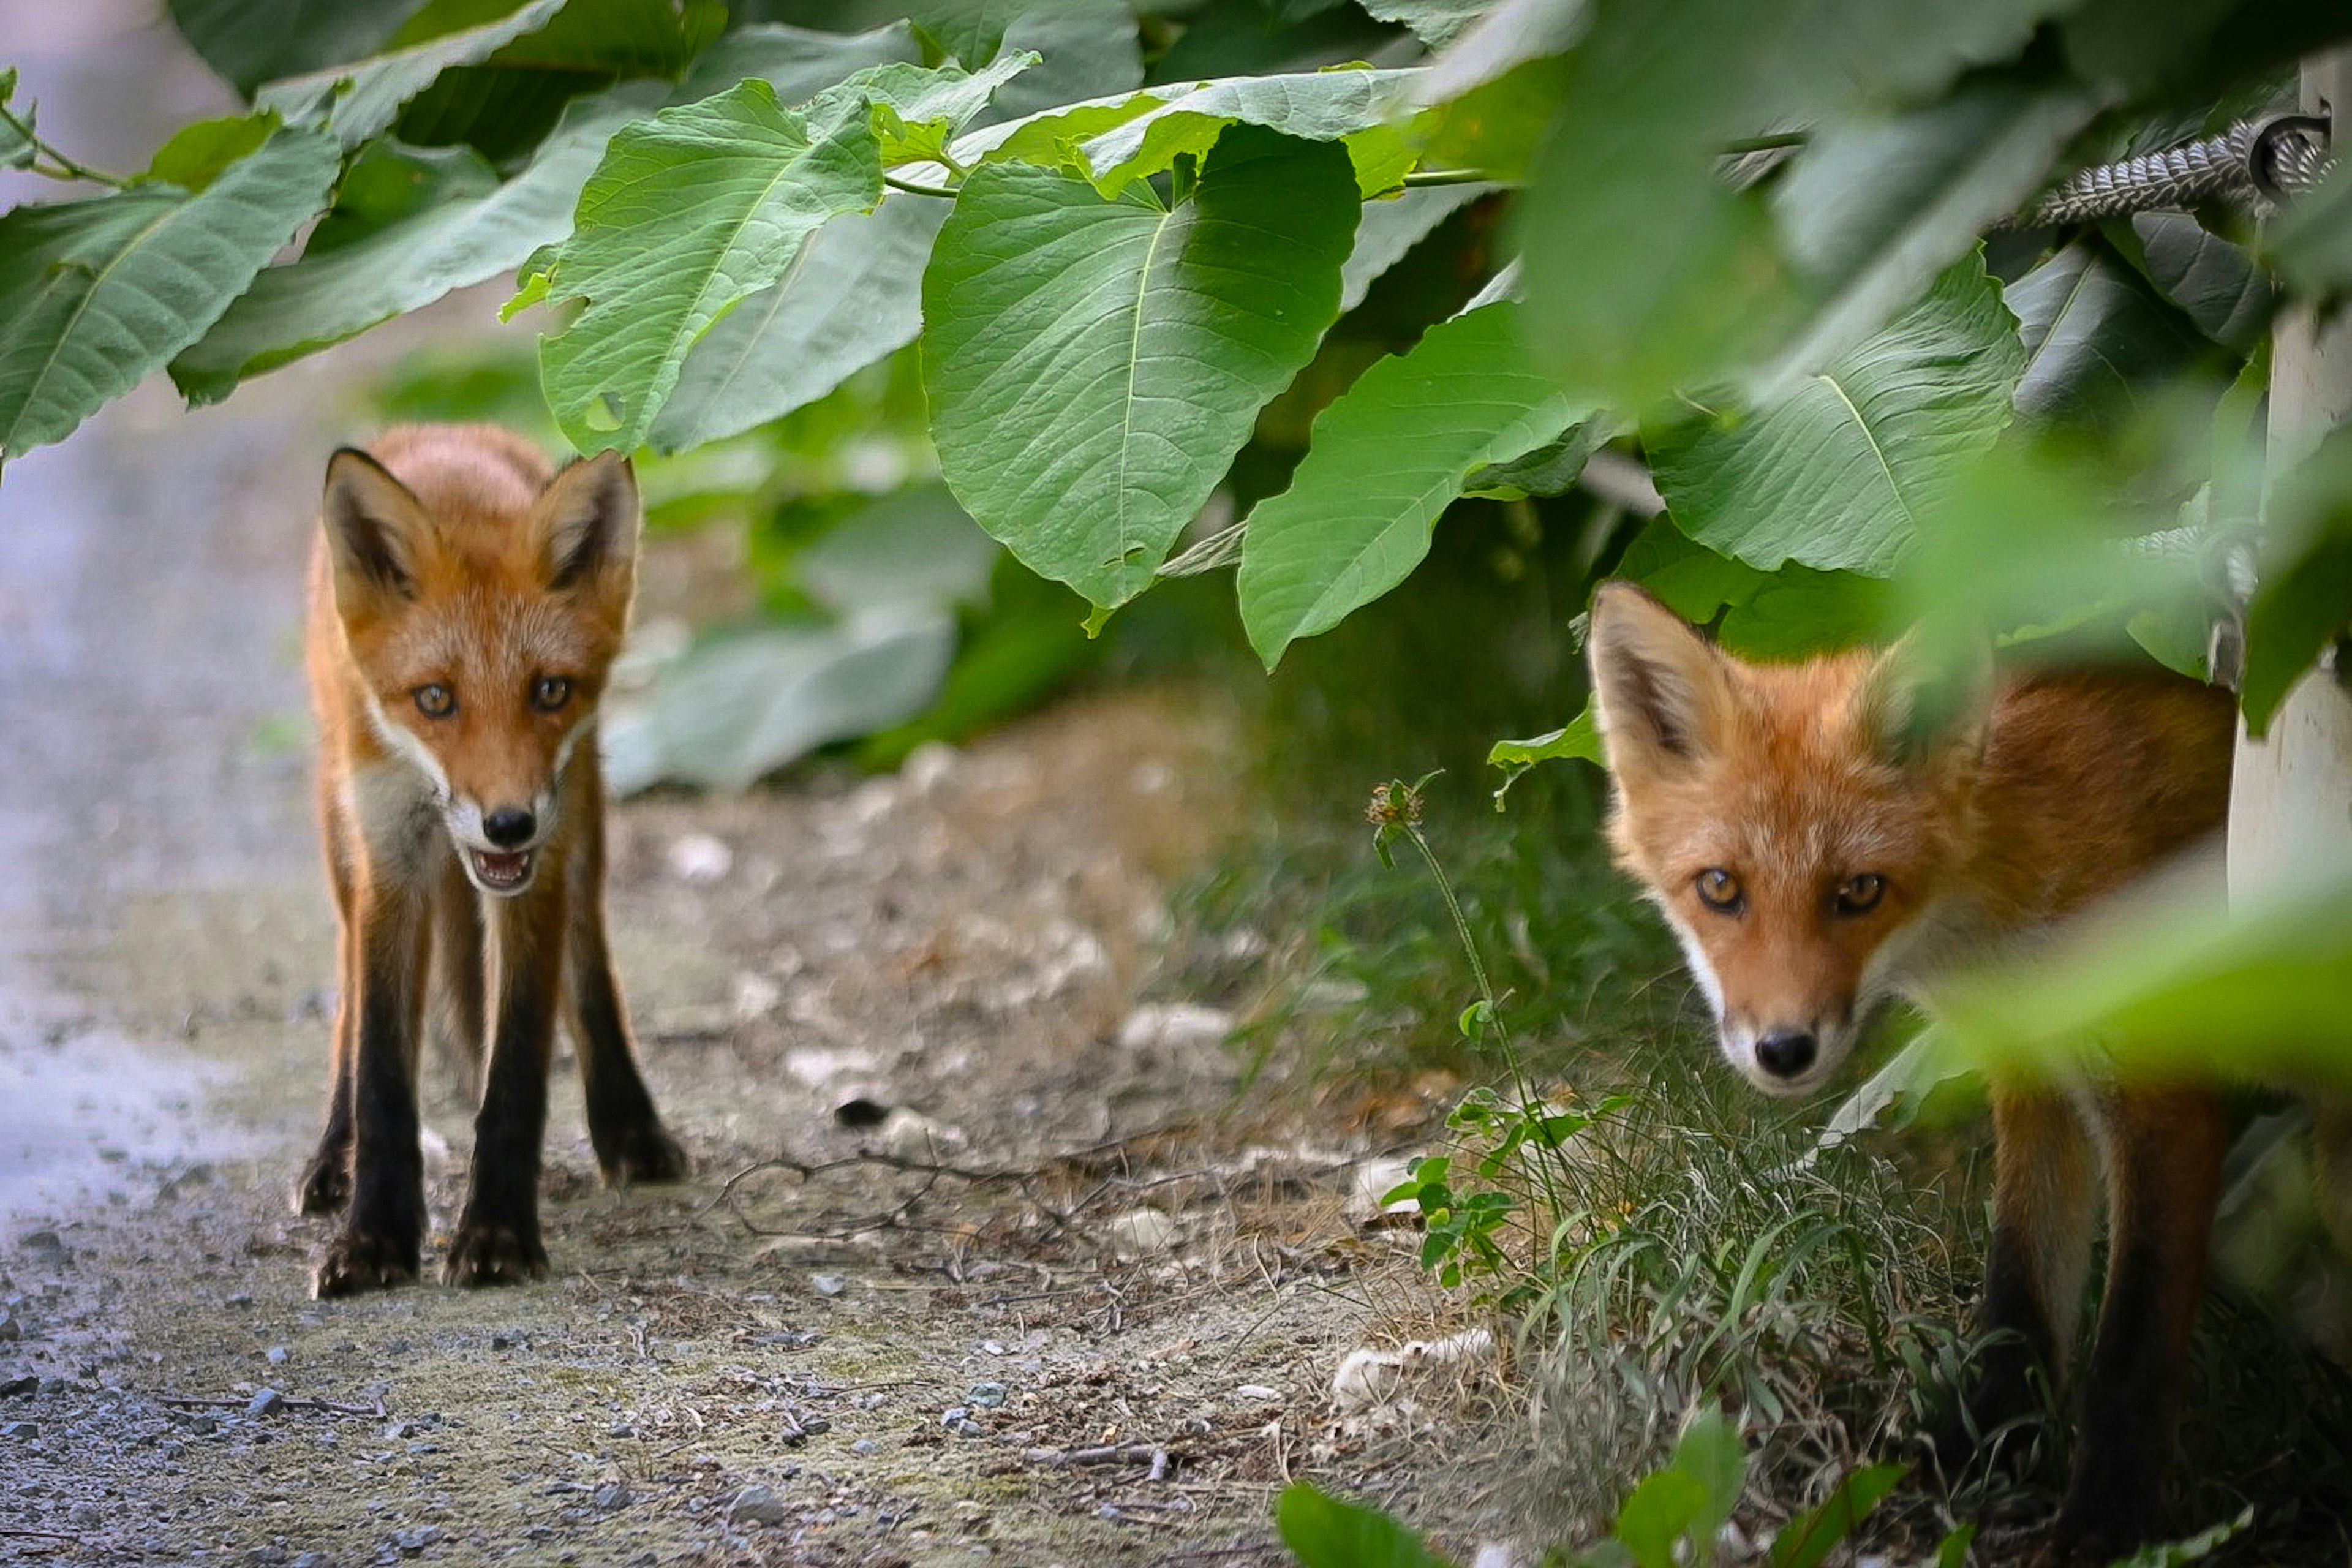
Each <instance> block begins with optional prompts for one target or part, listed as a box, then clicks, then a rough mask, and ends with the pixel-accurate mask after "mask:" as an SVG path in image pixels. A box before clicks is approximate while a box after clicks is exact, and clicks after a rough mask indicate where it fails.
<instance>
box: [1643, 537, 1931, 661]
mask: <svg viewBox="0 0 2352 1568" xmlns="http://www.w3.org/2000/svg"><path fill="white" fill-rule="evenodd" d="M1617 574H1618V575H1620V576H1622V577H1630V578H1632V579H1633V581H1634V582H1636V583H1639V584H1642V586H1643V587H1644V588H1647V589H1649V590H1650V592H1651V593H1653V594H1655V595H1657V596H1658V597H1659V598H1661V599H1663V600H1664V601H1665V603H1666V605H1668V606H1669V607H1670V608H1672V609H1673V610H1674V612H1675V614H1676V615H1678V616H1682V617H1683V618H1684V619H1685V620H1687V621H1693V622H1696V623H1697V624H1698V625H1700V626H1708V625H1712V626H1714V627H1715V635H1716V640H1717V642H1719V643H1721V644H1722V645H1723V646H1724V647H1727V648H1729V649H1730V650H1731V651H1732V652H1734V653H1736V654H1738V655H1740V656H1741V657H1742V658H1757V659H1793V658H1810V657H1811V656H1812V655H1814V654H1817V653H1826V652H1829V651H1831V650H1832V649H1835V648H1843V647H1857V646H1860V645H1862V644H1864V643H1870V642H1876V641H1880V640H1883V639H1884V638H1885V637H1886V636H1887V635H1888V634H1889V633H1890V632H1891V631H1893V630H1894V629H1895V627H1894V626H1893V625H1892V623H1893V621H1894V618H1895V605H1896V603H1897V600H1896V596H1895V592H1894V589H1893V586H1892V585H1891V584H1888V583H1887V582H1885V580H1884V579H1882V578H1877V577H1864V576H1861V575H1858V574H1854V573H1852V572H1816V571H1814V570H1813V569H1812V568H1811V567H1809V566H1799V565H1796V564H1794V563H1790V564H1788V565H1785V566H1782V567H1781V568H1780V570H1779V571H1777V572H1759V571H1758V570H1757V569H1756V568H1755V567H1753V566H1750V565H1748V563H1746V562H1744V561H1735V560H1733V559H1731V558H1730V557H1728V556H1725V555H1718V554H1717V553H1716V552H1714V551H1712V550H1709V549H1708V548H1706V546H1705V545H1703V544H1697V543H1695V542H1692V541H1691V540H1690V539H1689V538H1688V537H1687V536H1685V534H1684V533H1683V532H1682V531H1680V530H1679V529H1677V528H1675V526H1674V524H1672V523H1671V522H1668V521H1666V520H1665V519H1664V518H1659V519H1657V520H1655V521H1652V522H1650V523H1649V524H1648V525H1647V526H1645V527H1644V528H1643V530H1642V531H1641V532H1640V533H1638V534H1636V535H1634V537H1633V542H1632V543H1631V544H1628V545H1627V546H1626V547H1625V553H1624V554H1623V555H1622V556H1621V557H1620V558H1619V560H1618V563H1617Z"/></svg>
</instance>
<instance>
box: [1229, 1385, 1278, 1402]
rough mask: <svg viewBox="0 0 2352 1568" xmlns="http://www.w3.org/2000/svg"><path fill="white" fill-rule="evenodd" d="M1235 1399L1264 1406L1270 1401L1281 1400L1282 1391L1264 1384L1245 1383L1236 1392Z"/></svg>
mask: <svg viewBox="0 0 2352 1568" xmlns="http://www.w3.org/2000/svg"><path fill="white" fill-rule="evenodd" d="M1281 1397H1282V1390H1280V1389H1278V1388H1268V1387H1267V1386H1266V1385H1265V1384H1262V1383H1244V1384H1242V1385H1241V1386H1240V1387H1239V1388H1236V1389H1234V1398H1235V1399H1247V1400H1250V1401H1252V1402H1253V1403H1255V1404H1261V1405H1262V1404H1264V1403H1265V1402H1266V1401H1267V1400H1269V1399H1279V1398H1281Z"/></svg>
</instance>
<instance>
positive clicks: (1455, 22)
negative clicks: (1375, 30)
mask: <svg viewBox="0 0 2352 1568" xmlns="http://www.w3.org/2000/svg"><path fill="white" fill-rule="evenodd" d="M1495 7H1496V0H1364V9H1365V10H1366V11H1368V12H1370V14H1371V15H1373V16H1377V17H1379V18H1380V19H1381V21H1383V22H1402V23H1403V24H1404V25H1405V26H1407V27H1410V28H1412V36H1413V37H1416V38H1419V39H1420V40H1421V41H1422V42H1423V43H1424V44H1427V45H1428V46H1429V47H1431V48H1433V49H1442V48H1444V47H1445V46H1446V45H1448V44H1450V43H1452V42H1453V41H1454V39H1456V38H1458V37H1461V36H1462V35H1463V34H1464V33H1465V32H1467V31H1469V30H1470V27H1471V25H1472V24H1473V23H1475V22H1476V21H1477V20H1478V18H1480V17H1481V16H1485V15H1486V13H1487V12H1489V11H1492V10H1494V9H1495Z"/></svg>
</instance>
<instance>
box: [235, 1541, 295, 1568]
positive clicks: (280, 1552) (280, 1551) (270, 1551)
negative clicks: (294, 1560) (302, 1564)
mask: <svg viewBox="0 0 2352 1568" xmlns="http://www.w3.org/2000/svg"><path fill="white" fill-rule="evenodd" d="M245 1560H246V1561H247V1563H257V1564H258V1565H259V1568H278V1565H279V1564H280V1563H284V1562H285V1561H286V1548H284V1547H283V1546H278V1545H276V1544H274V1543H272V1544H269V1545H265V1546H257V1547H255V1548H254V1549H253V1550H252V1551H250V1552H247V1553H246V1554H245Z"/></svg>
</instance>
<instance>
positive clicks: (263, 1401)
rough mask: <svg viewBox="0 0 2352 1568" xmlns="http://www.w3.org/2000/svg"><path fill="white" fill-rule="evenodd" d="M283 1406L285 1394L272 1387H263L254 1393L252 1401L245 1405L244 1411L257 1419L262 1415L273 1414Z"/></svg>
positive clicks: (284, 1406) (284, 1404)
mask: <svg viewBox="0 0 2352 1568" xmlns="http://www.w3.org/2000/svg"><path fill="white" fill-rule="evenodd" d="M285 1408H286V1396H285V1395H284V1394H280V1393H278V1391H277V1390H276V1389H274V1388H265V1389H262V1390H260V1391H259V1392H257V1393H256V1394H254V1396H253V1401H252V1403H251V1404H249V1405H247V1406H246V1407H245V1413H246V1414H247V1415H249V1416H252V1417H253V1418H254V1419H256V1420H259V1419H260V1418H261V1417H262V1416H264V1415H277V1414H278V1412H279V1411H281V1410H283V1409H285Z"/></svg>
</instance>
